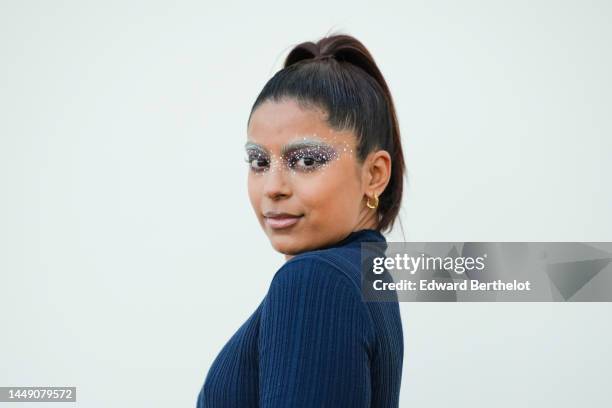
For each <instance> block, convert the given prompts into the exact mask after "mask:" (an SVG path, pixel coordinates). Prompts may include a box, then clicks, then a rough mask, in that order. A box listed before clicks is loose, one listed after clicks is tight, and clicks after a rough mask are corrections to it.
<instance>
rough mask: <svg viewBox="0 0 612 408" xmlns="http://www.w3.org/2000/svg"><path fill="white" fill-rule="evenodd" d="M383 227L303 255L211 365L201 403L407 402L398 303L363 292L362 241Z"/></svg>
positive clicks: (378, 238)
mask: <svg viewBox="0 0 612 408" xmlns="http://www.w3.org/2000/svg"><path fill="white" fill-rule="evenodd" d="M361 242H383V243H384V246H385V247H386V240H385V238H384V236H383V235H382V234H381V233H380V232H378V231H375V230H371V229H363V230H359V231H355V232H352V233H351V234H350V235H349V236H347V237H346V238H345V239H344V240H342V241H340V242H339V243H337V244H335V245H332V246H328V247H325V248H322V249H318V250H314V251H308V252H303V253H301V254H298V255H296V256H294V257H293V258H291V259H290V260H289V261H287V262H286V263H285V264H284V265H283V266H282V267H281V268H280V269H279V270H278V271H277V272H276V274H275V275H274V277H273V279H272V282H271V284H270V287H269V290H268V293H267V294H266V296H265V297H264V299H263V300H262V302H261V303H260V304H259V306H258V307H257V309H256V310H255V311H254V312H253V314H252V315H251V316H250V317H249V318H248V319H247V321H246V322H245V323H244V324H243V325H242V326H241V327H240V328H239V329H238V331H237V332H236V333H235V334H234V335H233V336H232V337H231V338H230V340H229V341H228V342H227V343H226V344H225V346H224V347H223V349H222V350H221V351H220V353H219V355H218V356H217V357H216V359H215V360H214V361H213V364H212V366H211V367H210V369H209V371H208V374H207V376H206V379H205V381H204V385H203V387H202V389H201V391H200V393H199V395H198V399H197V408H204V407H206V408H209V407H210V408H226V407H261V408H264V407H265V408H301V407H308V408H315V407H316V408H318V407H330V408H341V407H351V408H358V407H371V408H378V407H385V408H386V407H397V406H398V404H399V391H400V382H401V375H402V361H403V354H404V347H403V333H402V323H401V320H400V311H399V305H398V303H397V302H363V301H362V300H361V299H362V297H361V290H360V287H361V286H360V285H361V275H360V262H361V254H360V248H361V246H360V244H361Z"/></svg>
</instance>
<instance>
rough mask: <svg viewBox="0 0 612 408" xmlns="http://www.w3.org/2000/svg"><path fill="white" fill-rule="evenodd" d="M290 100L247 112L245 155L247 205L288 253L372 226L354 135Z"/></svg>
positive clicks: (273, 240) (372, 213) (277, 245)
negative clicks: (328, 123)
mask: <svg viewBox="0 0 612 408" xmlns="http://www.w3.org/2000/svg"><path fill="white" fill-rule="evenodd" d="M324 115H325V113H324V112H322V111H321V110H318V109H314V108H313V109H304V108H302V107H300V106H299V105H298V104H297V102H295V100H292V99H286V100H284V101H282V102H273V101H267V102H264V103H263V104H261V105H260V106H259V107H258V108H257V109H256V110H255V111H254V112H253V113H252V115H251V119H250V122H249V126H248V130H247V136H248V138H247V143H246V145H245V147H246V161H247V163H248V164H247V166H248V168H249V170H248V171H249V176H248V190H249V199H250V201H251V205H252V206H253V209H254V211H255V214H256V216H257V219H258V220H259V223H260V225H261V226H262V228H263V230H264V231H265V233H266V235H267V236H268V237H269V239H270V241H271V243H272V246H273V247H274V248H275V249H276V250H277V251H279V252H281V253H283V254H286V255H288V257H287V258H290V257H291V256H292V255H294V254H297V253H300V252H304V251H307V250H310V249H316V248H317V247H321V246H325V245H328V244H333V243H335V242H337V241H339V240H341V239H343V238H344V237H346V236H347V235H348V234H349V233H350V232H352V231H356V230H358V229H362V228H375V226H376V214H375V210H373V209H369V208H368V207H367V206H365V202H366V198H367V197H366V196H365V193H366V190H365V188H366V186H367V183H368V181H369V177H368V176H367V173H366V172H364V171H363V168H364V167H362V166H360V165H359V163H358V162H357V156H356V138H355V135H354V133H352V132H338V131H334V130H333V129H331V128H330V127H329V126H328V125H327V124H326V122H325V120H324V119H325V116H324Z"/></svg>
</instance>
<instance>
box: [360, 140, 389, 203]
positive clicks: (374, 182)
mask: <svg viewBox="0 0 612 408" xmlns="http://www.w3.org/2000/svg"><path fill="white" fill-rule="evenodd" d="M363 171H364V186H363V189H364V193H365V194H366V195H368V196H373V195H374V194H376V195H377V196H378V197H380V195H381V194H382V193H383V191H385V188H387V184H389V180H390V179H391V155H390V154H389V152H387V151H386V150H377V151H374V152H371V153H370V154H369V155H368V157H367V158H366V160H365V163H364V166H363Z"/></svg>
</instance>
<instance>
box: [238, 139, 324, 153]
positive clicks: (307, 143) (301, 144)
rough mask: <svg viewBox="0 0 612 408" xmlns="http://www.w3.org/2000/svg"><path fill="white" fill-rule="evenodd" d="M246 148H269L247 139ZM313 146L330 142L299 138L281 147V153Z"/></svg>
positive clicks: (321, 145) (264, 149) (266, 150)
mask: <svg viewBox="0 0 612 408" xmlns="http://www.w3.org/2000/svg"><path fill="white" fill-rule="evenodd" d="M244 147H245V149H258V150H263V151H265V152H267V153H269V152H268V149H266V148H265V147H263V146H261V145H259V144H257V143H253V142H251V141H247V142H246V144H245V145H244ZM312 147H329V144H327V143H325V142H323V141H320V140H314V139H313V140H308V139H307V140H299V141H296V142H291V143H288V144H286V145H285V146H283V147H282V149H281V155H282V156H284V155H286V154H287V153H290V152H292V151H295V150H299V149H303V148H312Z"/></svg>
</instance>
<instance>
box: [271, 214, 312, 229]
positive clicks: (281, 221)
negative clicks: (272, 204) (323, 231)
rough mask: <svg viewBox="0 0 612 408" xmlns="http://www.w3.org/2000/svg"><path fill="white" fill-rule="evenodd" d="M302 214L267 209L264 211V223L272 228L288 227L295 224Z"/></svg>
mask: <svg viewBox="0 0 612 408" xmlns="http://www.w3.org/2000/svg"><path fill="white" fill-rule="evenodd" d="M303 216H304V215H303V214H302V215H295V214H289V213H283V212H274V211H267V212H265V213H264V220H265V221H266V224H267V225H268V226H269V227H270V228H272V229H284V228H289V227H292V226H294V225H295V224H297V222H298V221H299V220H300V218H302V217H303Z"/></svg>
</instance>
